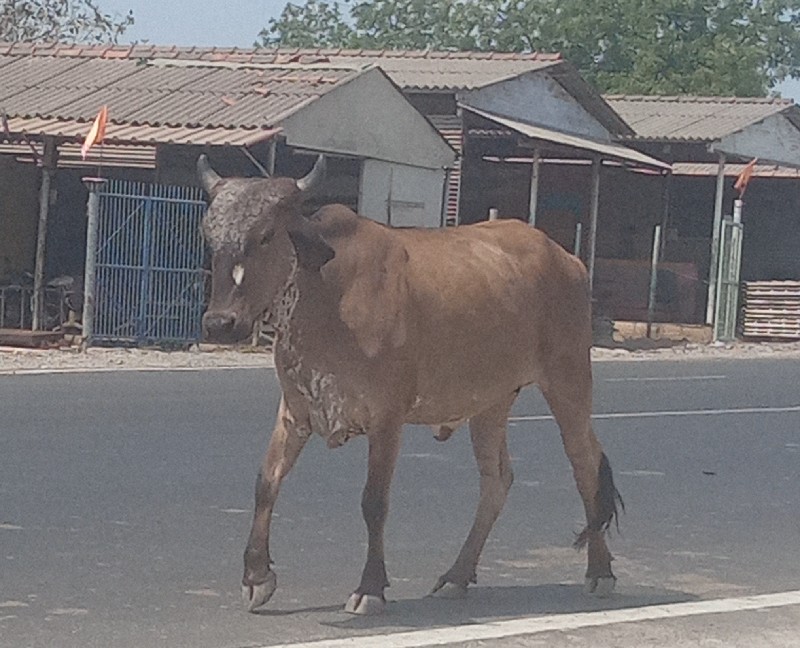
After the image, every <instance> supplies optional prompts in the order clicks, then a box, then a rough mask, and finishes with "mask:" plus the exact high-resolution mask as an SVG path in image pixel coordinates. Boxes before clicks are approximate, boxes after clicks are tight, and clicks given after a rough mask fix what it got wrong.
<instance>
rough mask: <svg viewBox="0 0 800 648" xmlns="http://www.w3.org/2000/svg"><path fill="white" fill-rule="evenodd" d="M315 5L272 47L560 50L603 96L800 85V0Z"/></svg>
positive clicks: (299, 8)
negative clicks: (789, 82) (791, 82)
mask: <svg viewBox="0 0 800 648" xmlns="http://www.w3.org/2000/svg"><path fill="white" fill-rule="evenodd" d="M344 3H345V5H347V6H349V9H350V11H349V16H347V15H345V13H344V12H342V11H341V10H340V8H339V5H338V4H337V3H336V2H330V3H327V2H322V1H318V0H307V1H306V4H305V5H292V4H290V5H287V7H286V9H285V10H284V12H283V13H282V14H281V16H280V17H278V18H277V19H273V20H271V21H270V23H269V24H268V26H267V27H266V28H265V29H264V30H262V32H261V34H260V39H261V40H260V44H261V45H265V46H273V45H279V46H287V47H288V46H295V47H309V46H336V47H364V48H378V49H381V48H426V47H429V48H431V49H453V50H484V51H488V50H497V51H510V52H525V51H534V50H539V51H549V52H561V53H562V54H563V55H564V57H565V58H566V59H567V60H569V61H570V62H572V63H573V64H574V65H576V66H577V67H578V69H579V70H580V71H581V72H582V74H583V75H584V76H585V77H586V78H587V79H588V80H589V81H590V82H592V83H594V84H595V85H596V86H597V87H598V88H599V89H600V90H601V91H603V92H626V93H646V94H721V95H726V94H733V95H742V96H759V95H764V94H765V93H766V92H767V91H768V90H769V89H770V88H772V87H774V86H775V85H776V84H777V83H779V82H780V81H782V80H784V79H785V78H787V77H795V78H797V77H800V0H595V1H594V2H586V1H585V0H374V1H368V0H344Z"/></svg>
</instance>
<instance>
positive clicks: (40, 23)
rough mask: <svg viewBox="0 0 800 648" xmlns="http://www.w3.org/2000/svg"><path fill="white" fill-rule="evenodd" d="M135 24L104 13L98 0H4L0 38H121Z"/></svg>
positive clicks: (0, 11) (128, 18) (92, 40)
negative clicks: (96, 0)
mask: <svg viewBox="0 0 800 648" xmlns="http://www.w3.org/2000/svg"><path fill="white" fill-rule="evenodd" d="M132 24H133V12H132V11H129V12H128V13H127V14H126V15H125V16H122V17H120V16H114V15H111V14H107V13H104V12H103V11H102V10H101V9H100V8H99V7H98V5H97V3H96V2H95V0H4V1H3V3H2V5H0V40H3V41H6V42H30V43H35V42H53V41H60V42H70V43H71V42H84V43H105V42H114V43H115V42H117V40H118V39H119V37H120V36H121V35H122V34H123V32H124V31H125V30H126V29H127V28H128V27H130V26H131V25H132Z"/></svg>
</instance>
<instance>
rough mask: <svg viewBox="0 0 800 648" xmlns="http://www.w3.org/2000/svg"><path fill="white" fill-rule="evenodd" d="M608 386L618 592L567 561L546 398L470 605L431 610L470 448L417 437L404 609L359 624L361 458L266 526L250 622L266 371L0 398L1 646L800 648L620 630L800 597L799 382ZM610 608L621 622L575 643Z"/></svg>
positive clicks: (359, 443) (466, 510) (717, 378)
mask: <svg viewBox="0 0 800 648" xmlns="http://www.w3.org/2000/svg"><path fill="white" fill-rule="evenodd" d="M595 378H596V391H595V393H596V396H595V412H596V413H597V414H598V417H597V419H596V422H595V428H596V430H597V432H598V435H599V436H600V438H601V440H602V442H603V444H604V446H605V449H606V452H607V454H608V456H609V457H610V459H611V463H612V466H613V468H614V470H615V476H616V481H617V485H618V487H619V490H620V491H621V492H622V495H623V497H624V498H625V503H626V506H627V512H626V514H625V515H623V516H622V518H621V521H620V527H621V528H620V533H619V534H617V533H616V532H615V533H614V534H613V536H612V538H611V540H610V547H611V549H612V552H614V554H615V556H616V558H617V560H616V561H615V563H614V567H615V571H616V574H617V576H618V578H619V582H618V587H617V590H618V591H617V593H616V594H615V595H614V596H613V597H612V598H610V599H604V600H598V599H595V598H592V597H587V596H586V595H584V594H583V593H582V592H581V587H580V585H581V584H582V581H583V570H584V568H585V555H583V554H577V553H576V552H575V551H573V550H572V549H571V543H572V540H573V538H574V535H573V534H574V533H575V532H577V531H579V530H580V529H581V527H582V510H581V507H580V502H579V499H578V495H577V491H576V489H575V486H574V483H573V481H572V477H571V471H570V468H569V465H568V463H567V461H566V458H565V456H564V453H563V450H562V448H561V443H560V438H559V435H558V432H557V429H556V427H555V424H554V423H553V422H552V421H551V420H549V419H548V418H547V416H546V415H547V410H546V408H545V406H544V403H543V401H542V399H541V397H540V396H539V394H538V393H537V392H535V391H533V390H529V391H528V392H526V393H523V395H522V396H521V397H520V399H519V400H518V402H517V404H516V407H515V410H514V417H515V418H514V419H512V424H511V428H510V449H511V454H512V456H513V459H514V469H515V473H516V482H515V484H514V487H513V489H512V492H511V495H510V497H509V501H508V504H507V506H506V509H505V511H504V513H503V515H502V516H501V518H500V520H499V521H498V523H497V525H496V527H495V530H494V532H493V534H492V536H491V537H490V540H489V542H488V544H487V547H486V549H485V551H484V555H483V559H482V563H481V566H480V569H479V574H478V578H479V584H478V586H477V587H475V588H473V589H472V590H471V592H470V596H469V598H468V599H467V600H465V601H441V600H431V599H425V598H423V596H424V595H425V594H426V593H427V592H428V591H429V589H430V587H431V586H432V585H433V584H434V582H435V580H436V578H437V576H438V575H439V574H440V573H442V572H443V571H445V570H446V569H447V568H448V567H449V566H450V564H451V563H452V561H453V560H454V558H455V555H456V554H457V552H458V549H459V547H460V545H461V543H462V541H463V540H464V537H465V536H466V533H467V530H468V528H469V525H470V523H471V521H472V516H473V512H474V506H475V504H476V496H477V478H476V470H475V467H474V461H473V459H472V455H471V450H470V448H469V443H468V435H467V434H465V433H464V431H463V430H462V431H459V432H457V433H456V434H455V435H454V436H453V438H451V439H450V440H449V441H448V442H446V443H439V442H437V441H435V440H434V439H433V438H432V435H431V433H430V432H429V430H427V429H409V431H408V433H407V434H406V438H405V441H404V447H403V453H402V458H401V460H400V464H399V466H398V470H397V474H396V478H395V482H394V487H393V495H392V510H391V513H390V518H389V523H388V528H387V553H388V556H387V565H388V570H389V573H390V578H391V580H392V587H391V589H390V590H388V594H389V596H390V598H391V600H392V602H391V603H390V605H389V609H388V613H387V614H386V615H384V616H382V617H380V618H369V619H364V618H355V617H350V616H348V615H345V614H344V613H343V612H342V611H341V607H342V605H343V604H344V602H345V600H346V599H347V597H348V595H349V593H350V591H351V590H352V589H353V588H354V587H355V585H356V584H357V582H358V578H359V575H360V570H361V566H362V561H363V557H364V551H365V535H366V534H365V530H364V526H363V522H362V520H361V514H360V509H359V498H360V492H361V488H362V484H363V480H364V477H365V467H366V463H365V459H366V457H365V455H366V443H364V442H363V439H356V440H354V441H352V442H350V443H349V444H348V445H346V446H345V447H343V448H341V449H339V450H335V451H332V450H328V449H327V448H326V447H325V446H324V444H323V443H322V442H321V441H318V440H314V442H312V443H311V444H310V445H309V446H308V447H307V449H306V450H305V452H304V454H303V456H302V457H301V458H300V461H299V463H298V465H297V467H296V468H295V470H294V472H293V473H292V474H291V476H290V477H289V479H287V481H286V482H285V485H284V489H283V492H282V494H281V499H280V501H279V504H278V507H277V514H276V518H275V520H274V525H273V542H272V553H273V557H274V558H275V560H276V562H277V565H276V572H277V574H278V586H279V589H278V591H277V593H276V594H275V597H274V599H273V601H271V602H270V603H269V604H268V606H267V608H265V610H264V611H263V613H261V614H258V615H252V614H247V613H245V612H244V611H243V610H242V609H241V606H240V604H239V584H238V583H239V579H240V577H241V552H242V550H243V548H244V543H245V540H246V537H247V532H248V529H249V523H250V511H251V507H252V490H253V483H254V478H255V474H256V470H257V466H258V463H259V461H260V455H261V453H262V452H263V449H264V448H265V446H266V440H267V435H268V431H269V429H270V426H271V420H272V417H273V413H274V411H275V409H276V406H277V398H278V392H277V384H276V380H275V377H274V374H273V373H272V372H271V371H269V370H261V369H242V370H205V371H197V372H118V373H113V372H111V373H109V372H106V373H74V374H60V375H31V376H0V646H2V647H3V648H6V647H13V648H17V647H26V646H35V647H48V648H50V647H58V648H61V647H64V648H71V647H80V648H91V647H95V646H96V647H103V648H110V647H121V648H129V647H134V646H135V647H141V646H169V647H184V646H193V647H197V648H240V647H245V646H265V645H272V644H281V643H292V642H311V641H314V640H318V639H326V638H332V639H335V638H342V637H359V636H366V637H368V638H367V639H364V640H362V643H361V644H360V645H362V646H365V647H366V646H369V645H377V646H380V645H389V643H388V641H389V636H390V635H391V636H395V635H396V633H399V632H404V633H407V632H413V631H418V632H417V635H414V636H418V637H421V638H419V639H417V640H413V639H412V640H411V643H410V644H407V645H424V638H425V637H426V636H427V635H425V634H424V633H425V632H428V631H430V630H431V629H436V628H445V629H446V628H452V627H454V626H456V627H457V626H459V625H460V624H465V623H469V624H472V626H471V627H473V628H477V629H478V630H480V629H481V628H485V627H486V625H485V624H487V623H490V622H503V621H504V620H506V619H513V618H518V617H524V618H526V619H529V620H532V622H537V620H541V619H542V618H544V617H552V618H553V619H555V620H556V621H558V620H562V621H565V623H566V626H565V628H566V629H563V628H562V629H561V630H558V631H557V632H550V633H544V634H543V633H542V632H543V631H542V630H541V629H539V630H535V629H534V630H535V632H532V634H530V635H527V634H524V633H523V634H522V636H520V633H517V635H510V636H509V637H506V638H505V639H497V640H493V641H488V642H486V641H484V642H483V643H481V640H479V639H476V640H475V641H474V642H472V643H469V644H467V643H464V644H463V645H469V646H478V645H493V646H494V645H497V646H509V647H510V646H515V647H516V646H539V645H543V646H561V645H564V646H566V645H573V643H572V642H573V640H574V641H575V642H580V643H581V645H595V646H605V645H609V646H612V645H613V646H628V645H630V646H639V645H694V644H691V642H688V640H687V642H683V641H682V640H681V641H678V640H676V641H678V643H674V644H671V643H658V642H657V639H655V638H654V639H652V640H644V639H643V637H650V636H651V635H650V634H648V633H655V634H654V635H653V637H656V635H657V636H659V637H661V638H662V639H664V637H667V638H669V637H680V636H683V637H684V638H685V637H690V636H694V637H695V638H697V637H700V638H711V640H713V638H714V637H718V638H719V639H718V640H719V641H720V642H723V643H724V645H739V644H737V643H735V640H737V641H738V640H742V641H744V640H745V639H747V637H746V632H745V631H744V628H747V631H748V632H750V634H751V635H752V636H753V637H756V638H760V639H762V640H763V639H764V638H765V637H772V638H773V639H775V642H774V643H769V642H768V643H763V644H757V643H756V644H754V643H752V641H750V643H745V644H742V645H749V646H753V645H787V646H788V645H792V644H791V643H785V644H783V643H779V640H782V639H780V637H779V634H780V632H782V631H783V630H784V629H785V630H787V632H788V631H789V630H791V629H793V628H796V626H797V623H798V622H799V621H800V606H794V607H792V606H783V607H778V608H775V609H772V610H760V611H759V610H755V611H749V612H739V613H738V614H734V613H733V612H730V613H728V614H716V615H712V616H703V615H700V616H692V617H686V618H684V617H681V616H680V615H679V616H678V618H675V619H671V620H667V621H658V620H656V621H653V620H643V621H639V622H637V623H626V624H622V625H614V624H613V623H612V622H613V620H614V619H617V618H619V619H623V620H624V619H625V617H624V615H625V614H628V612H625V611H620V612H617V610H640V609H645V606H652V605H654V604H664V605H667V606H668V608H669V609H684V608H682V607H680V605H678V606H677V607H676V606H674V605H672V606H671V607H670V605H671V604H682V603H687V604H691V603H692V602H696V601H704V600H716V599H735V600H741V597H745V596H749V595H754V594H764V593H774V592H784V591H796V590H797V589H798V588H799V587H800V585H799V584H800V561H799V560H798V559H797V552H798V542H799V541H800V362H798V361H792V360H751V361H748V360H736V361H691V362H687V361H683V362H669V361H657V362H619V363H617V362H601V363H596V364H595ZM733 607H734V608H735V607H736V606H735V605H734V606H733ZM647 609H655V608H647ZM665 609H666V608H665ZM597 610H611V611H614V612H612V613H610V614H616V615H623V616H612V617H608V618H609V619H611V621H609V622H608V623H601V624H599V625H598V626H597V627H595V626H591V625H590V626H585V624H584V625H581V624H582V623H584V621H583V620H585V619H587V618H590V617H586V616H585V615H583V614H582V613H585V612H592V611H597ZM734 611H735V610H734ZM575 613H577V614H575ZM591 618H593V617H591ZM571 619H577V620H578V621H577V622H576V623H577V625H574V624H573V626H574V627H573V626H570V623H572V621H570V620H571ZM709 619H711V620H712V621H709ZM734 619H738V621H735V620H734ZM559 622H560V621H559ZM737 624H738V625H737ZM759 624H761V625H759ZM762 626H765V627H762ZM766 626H768V627H766ZM497 627H506V626H499V625H498V626H497ZM531 627H532V628H533V626H531ZM570 628H571V629H570ZM767 630H769V631H770V632H773V635H770V634H769V633H768V632H767ZM445 632H448V631H447V630H445ZM449 632H451V634H450V635H448V636H449V637H450V639H453V637H457V636H458V635H457V634H455V633H457V632H458V629H456V630H451V631H449ZM675 633H677V634H675ZM681 633H684V634H681ZM687 633H688V634H687ZM692 633H694V634H693V635H692ZM715 633H716V634H715ZM726 633H727V634H726ZM774 633H778V634H774ZM375 635H386V637H387V638H386V640H385V641H383V640H382V641H378V640H376V639H375V638H374V636H375ZM498 636H501V635H498ZM786 636H787V637H788V636H790V635H786ZM791 636H792V637H793V636H794V635H793V634H792V635H791ZM626 637H627V638H626ZM726 637H727V640H726ZM703 640H705V639H703ZM414 641H416V643H414ZM605 641H607V643H604V642H605ZM698 641H699V640H698ZM465 642H466V639H465ZM626 642H628V643H626ZM648 642H649V643H648ZM697 645H701V644H700V643H698V644H697ZM702 645H706V644H705V643H703V644H702ZM708 645H711V644H708ZM720 645H721V644H720Z"/></svg>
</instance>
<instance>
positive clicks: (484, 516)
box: [431, 394, 516, 597]
mask: <svg viewBox="0 0 800 648" xmlns="http://www.w3.org/2000/svg"><path fill="white" fill-rule="evenodd" d="M515 398H516V394H513V395H512V396H511V397H509V398H508V399H507V400H504V401H503V402H502V403H500V404H498V405H495V406H494V407H492V408H490V409H488V410H486V411H485V412H483V413H482V414H479V415H478V416H474V417H473V418H471V419H470V422H469V430H470V435H471V437H472V449H473V452H474V453H475V459H476V460H477V462H478V470H479V472H480V499H479V501H478V510H477V512H476V514H475V522H474V523H473V525H472V529H470V532H469V535H468V536H467V540H466V542H464V546H463V547H462V548H461V552H460V553H459V554H458V558H456V561H455V563H454V564H453V566H452V567H451V568H450V569H449V570H448V571H447V572H446V573H445V574H444V575H442V576H441V578H439V580H438V581H437V583H436V585H435V587H434V588H433V591H432V592H431V594H436V593H437V592H438V593H439V595H440V596H446V597H460V596H464V595H465V594H466V591H467V586H468V585H469V583H474V582H475V581H476V573H475V570H476V568H477V566H478V559H479V558H480V555H481V551H482V550H483V545H484V544H485V543H486V538H487V537H488V536H489V532H490V531H491V530H492V527H493V526H494V523H495V520H497V517H498V516H499V515H500V512H501V511H502V510H503V506H504V505H505V503H506V496H507V495H508V491H509V489H510V488H511V482H512V481H513V480H514V475H513V473H512V472H511V460H510V458H509V456H508V445H507V442H506V426H507V422H508V411H509V410H510V409H511V404H512V403H513V402H514V399H515Z"/></svg>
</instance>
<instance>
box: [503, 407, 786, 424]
mask: <svg viewBox="0 0 800 648" xmlns="http://www.w3.org/2000/svg"><path fill="white" fill-rule="evenodd" d="M787 412H800V405H788V406H786V407H733V408H729V409H700V410H662V411H655V412H608V413H605V414H593V415H592V418H593V419H595V420H598V421H602V420H605V419H635V418H661V417H662V416H719V415H722V414H784V413H787ZM552 419H553V417H552V416H551V415H549V414H541V415H537V416H512V417H510V418H509V419H508V420H509V421H511V422H512V423H514V422H519V421H551V420H552Z"/></svg>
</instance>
